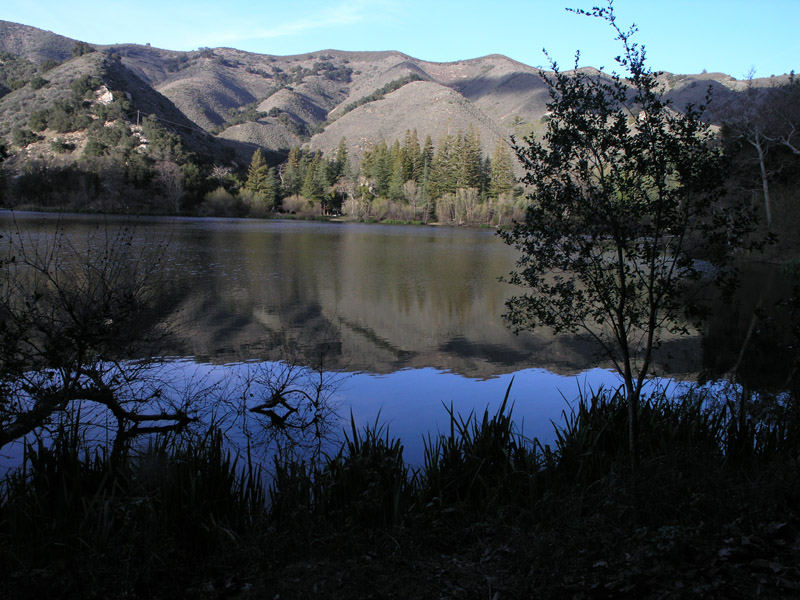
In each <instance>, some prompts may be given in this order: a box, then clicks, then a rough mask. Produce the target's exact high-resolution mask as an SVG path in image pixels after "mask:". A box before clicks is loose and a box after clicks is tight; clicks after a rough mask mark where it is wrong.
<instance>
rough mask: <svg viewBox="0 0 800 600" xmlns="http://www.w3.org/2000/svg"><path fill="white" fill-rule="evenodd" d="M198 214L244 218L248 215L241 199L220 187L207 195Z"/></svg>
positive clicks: (198, 209) (199, 207)
mask: <svg viewBox="0 0 800 600" xmlns="http://www.w3.org/2000/svg"><path fill="white" fill-rule="evenodd" d="M197 213H198V214H199V215H201V216H204V217H243V216H244V215H245V214H246V213H247V207H246V206H245V204H244V203H243V202H242V200H241V198H239V197H237V196H234V195H233V194H231V193H230V192H229V191H228V190H226V189H225V188H224V187H222V186H220V187H218V188H217V189H215V190H214V191H213V192H209V193H208V194H206V196H205V198H204V199H203V202H202V203H201V204H200V206H198V207H197Z"/></svg>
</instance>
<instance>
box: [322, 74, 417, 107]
mask: <svg viewBox="0 0 800 600" xmlns="http://www.w3.org/2000/svg"><path fill="white" fill-rule="evenodd" d="M412 81H422V77H420V76H419V75H417V74H416V73H410V74H408V75H406V76H404V77H400V78H399V79H395V80H394V81H390V82H389V83H387V84H386V85H384V86H382V87H380V88H378V89H377V90H375V91H374V92H372V93H371V94H369V95H368V96H364V97H363V98H359V99H358V100H356V101H355V102H351V103H350V104H348V105H347V106H345V107H344V108H343V109H342V112H341V113H339V114H338V115H337V118H338V117H341V116H342V115H346V114H347V113H349V112H350V111H352V110H355V109H356V108H358V107H359V106H363V105H364V104H367V103H369V102H375V101H377V100H383V98H384V97H386V95H387V94H391V93H392V92H394V91H396V90H399V89H400V88H401V87H403V86H404V85H406V84H408V83H411V82H412Z"/></svg>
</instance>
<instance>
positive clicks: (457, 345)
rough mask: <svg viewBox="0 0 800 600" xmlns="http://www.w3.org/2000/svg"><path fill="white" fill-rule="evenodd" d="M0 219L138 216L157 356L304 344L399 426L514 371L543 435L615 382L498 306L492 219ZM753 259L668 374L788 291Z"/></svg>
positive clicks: (369, 415)
mask: <svg viewBox="0 0 800 600" xmlns="http://www.w3.org/2000/svg"><path fill="white" fill-rule="evenodd" d="M0 219H2V221H3V223H2V224H3V225H5V226H10V225H12V221H14V222H15V224H16V226H17V227H19V228H20V229H22V230H23V231H25V232H26V234H30V235H32V236H34V237H36V236H45V235H48V232H52V231H53V228H54V227H55V226H56V224H57V223H59V224H60V226H61V227H63V228H64V230H65V231H67V232H69V233H71V234H72V235H75V236H78V237H79V236H81V235H84V234H85V232H86V231H89V230H92V229H96V228H97V227H108V228H109V229H112V228H115V227H118V226H121V225H126V224H132V225H133V226H134V227H135V228H136V231H137V233H138V234H140V235H138V236H137V239H138V240H139V243H140V244H142V245H143V246H145V245H148V244H152V243H157V241H158V240H168V241H169V243H168V246H167V248H166V255H165V257H164V265H163V273H164V275H165V276H164V278H163V280H162V282H161V285H162V286H163V290H162V291H163V292H164V294H162V296H161V300H160V303H159V305H158V307H157V314H156V315H153V318H155V319H161V320H163V321H165V322H167V323H169V324H170V325H171V328H170V329H171V331H172V332H173V334H172V336H171V337H170V338H169V343H168V345H167V346H165V347H163V348H162V349H161V350H160V351H161V353H162V354H163V355H168V356H175V357H183V358H186V359H188V360H189V361H191V362H193V363H201V364H204V363H205V364H208V365H209V366H210V365H212V364H216V365H221V367H220V368H221V369H222V372H225V371H226V369H228V370H229V369H233V366H232V365H241V364H243V363H246V362H248V361H254V362H255V363H260V364H269V363H275V362H276V361H281V360H283V359H284V358H285V345H284V344H277V343H276V342H275V340H276V339H285V340H289V341H291V342H292V343H293V344H295V345H299V346H303V347H308V346H309V345H311V346H313V347H315V348H316V349H317V350H315V351H314V352H312V353H316V354H318V355H319V356H318V358H319V360H320V361H321V364H324V369H325V370H326V371H327V372H341V371H345V372H348V373H352V374H354V375H353V376H352V377H350V378H349V379H348V380H347V385H346V386H344V388H343V390H342V392H341V393H342V394H343V400H342V401H343V404H345V405H346V407H351V408H352V409H353V411H354V414H356V415H357V420H358V421H359V423H369V422H370V421H374V418H375V417H376V416H377V411H378V410H380V411H381V418H382V419H386V420H387V421H388V422H389V425H390V427H391V431H392V433H394V434H396V435H402V436H404V438H405V437H406V436H409V437H413V438H419V436H420V435H421V433H422V432H425V431H428V430H433V431H435V430H436V428H437V427H440V426H443V423H444V421H443V419H446V411H445V410H444V409H443V406H442V403H443V402H444V403H446V404H449V403H450V402H451V401H452V402H453V406H454V408H455V409H456V410H457V411H464V412H469V411H470V410H478V411H482V410H483V408H484V407H485V406H486V405H487V404H488V405H492V406H494V405H495V404H498V403H499V402H501V401H502V398H503V395H504V393H505V390H506V387H507V386H508V383H509V382H510V379H511V376H512V374H516V375H515V377H516V379H515V383H514V387H513V388H512V396H511V397H512V399H513V400H515V414H516V415H517V417H518V418H519V419H520V420H523V419H524V421H525V422H526V423H527V424H528V425H527V426H526V427H532V428H531V429H529V430H528V429H526V434H530V435H537V436H541V435H550V431H551V427H550V424H549V421H550V419H557V418H558V416H559V415H560V413H561V410H563V409H564V407H565V406H566V403H565V400H564V397H567V398H573V397H575V396H576V392H577V384H576V381H578V382H582V383H581V385H583V384H584V383H585V384H587V385H590V386H592V387H593V388H597V387H599V386H600V385H604V386H606V387H616V385H617V381H618V380H617V378H616V376H615V375H614V374H613V373H611V372H610V371H609V370H608V369H609V367H610V365H608V364H606V363H605V362H604V361H603V360H602V359H598V357H597V356H596V355H595V353H594V350H593V348H592V347H591V346H587V345H586V344H585V343H584V342H583V341H581V340H580V339H578V338H576V337H574V336H558V337H556V336H553V335H551V334H550V333H549V332H547V331H537V332H536V333H533V334H532V333H525V334H521V335H518V336H517V335H514V334H512V333H510V332H509V331H508V330H507V328H506V327H505V325H504V323H503V321H502V319H501V314H502V313H503V310H504V302H505V300H506V299H507V297H508V296H510V295H511V294H513V293H515V291H516V290H514V289H513V288H511V287H510V286H508V285H506V284H503V283H500V282H499V281H498V277H499V276H501V275H504V274H506V273H508V272H509V271H510V270H511V269H512V268H513V263H514V258H515V257H514V254H513V251H512V250H511V249H510V248H508V247H507V246H505V245H504V244H503V243H502V241H501V240H499V239H498V238H497V237H496V236H495V235H494V233H493V232H492V231H487V230H467V229H455V228H431V227H396V226H376V225H360V224H326V223H311V222H290V221H287V222H279V221H267V222H263V221H246V220H235V219H230V220H207V219H190V218H189V219H162V218H138V219H133V220H128V219H125V218H122V217H95V216H74V215H73V216H64V217H55V216H48V215H36V214H24V213H17V214H16V215H14V216H12V215H11V214H10V213H3V214H2V215H0ZM750 270H751V271H752V272H751V273H748V279H749V280H751V281H755V282H756V284H755V285H754V286H748V287H746V288H743V290H742V292H741V294H740V296H739V297H738V300H737V302H736V303H734V304H733V305H732V306H731V307H728V308H723V307H721V308H720V309H719V310H715V311H714V312H713V316H712V318H711V320H710V321H709V326H708V334H707V335H706V337H705V338H703V339H702V340H701V338H700V337H699V336H683V337H682V336H675V337H671V338H670V337H668V338H667V339H666V340H665V341H664V344H663V346H662V348H661V349H660V352H659V356H658V359H657V361H656V365H657V369H658V370H659V373H661V374H663V375H664V376H668V377H672V378H678V379H691V378H694V377H696V376H697V375H698V374H700V373H701V371H704V370H705V371H707V372H709V373H711V374H712V376H713V375H714V374H719V373H724V372H727V371H729V370H730V369H731V365H733V364H735V362H736V360H737V357H738V352H739V349H740V348H741V347H742V345H743V341H744V339H745V338H746V336H747V331H748V328H749V325H750V322H751V317H752V314H753V313H754V309H755V307H757V306H762V307H765V306H767V305H771V304H774V299H775V298H777V297H781V296H782V295H784V294H785V292H786V289H785V288H786V284H785V282H784V281H783V280H782V278H781V277H780V274H779V273H778V272H777V271H776V270H775V269H771V268H767V267H763V266H758V267H755V268H751V269H750ZM766 296H769V297H766ZM782 327H783V329H784V330H787V329H788V328H787V327H786V326H785V325H784V326H782ZM765 331H766V329H765ZM760 335H761V337H759V338H758V340H757V341H756V342H753V345H752V347H753V348H756V349H758V351H759V352H760V353H761V354H762V355H764V356H770V357H772V358H769V359H768V360H767V362H769V363H770V364H773V365H777V364H780V363H781V360H782V359H776V358H775V357H781V356H791V354H788V353H784V354H781V352H780V351H779V350H775V351H771V350H768V349H766V348H767V346H769V344H770V343H771V342H772V341H774V339H776V338H774V337H770V335H767V334H760ZM786 343H788V342H786ZM772 347H773V346H770V348H772ZM770 352H772V353H771V354H770ZM783 362H786V361H785V360H783ZM752 364H756V363H752ZM562 394H563V396H562ZM533 424H535V426H534V425H533ZM414 452H416V450H415V451H414Z"/></svg>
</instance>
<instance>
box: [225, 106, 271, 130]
mask: <svg viewBox="0 0 800 600" xmlns="http://www.w3.org/2000/svg"><path fill="white" fill-rule="evenodd" d="M259 104H260V103H259V102H252V103H250V104H246V105H245V106H243V107H241V108H231V109H229V110H228V119H227V120H226V124H227V125H228V126H232V125H239V124H241V123H247V122H249V121H258V120H259V119H263V118H265V117H266V116H268V113H265V112H260V111H258V110H256V108H257V107H258V105H259ZM272 116H274V115H272Z"/></svg>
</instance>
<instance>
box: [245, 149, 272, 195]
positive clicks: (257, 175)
mask: <svg viewBox="0 0 800 600" xmlns="http://www.w3.org/2000/svg"><path fill="white" fill-rule="evenodd" d="M268 180H269V167H268V166H267V162H266V161H265V160H264V155H263V154H261V150H260V149H258V150H256V151H255V152H253V158H252V159H251V160H250V168H249V169H248V170H247V181H246V182H245V184H244V188H245V189H246V190H249V191H251V192H252V193H253V194H258V195H262V196H264V195H266V194H267V192H269V191H270V190H269V182H268Z"/></svg>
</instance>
